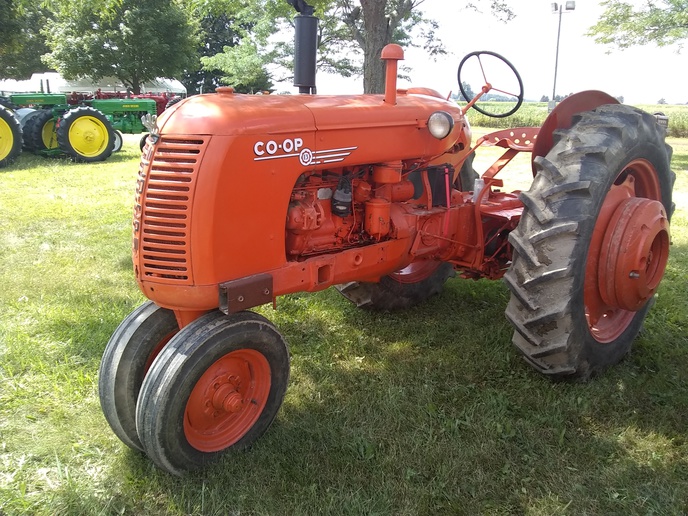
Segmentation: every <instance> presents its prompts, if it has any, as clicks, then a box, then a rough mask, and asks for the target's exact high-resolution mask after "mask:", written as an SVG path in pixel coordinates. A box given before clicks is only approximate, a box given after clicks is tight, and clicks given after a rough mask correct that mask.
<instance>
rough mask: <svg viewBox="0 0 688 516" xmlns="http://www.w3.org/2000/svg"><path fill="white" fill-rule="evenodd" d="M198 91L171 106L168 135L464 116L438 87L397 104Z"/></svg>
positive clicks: (165, 118) (351, 126)
mask: <svg viewBox="0 0 688 516" xmlns="http://www.w3.org/2000/svg"><path fill="white" fill-rule="evenodd" d="M218 90H219V92H218V93H213V94H205V95H196V96H192V97H189V98H188V99H186V100H184V101H182V102H180V103H178V104H177V105H176V106H173V107H171V108H169V109H167V110H166V111H165V112H164V113H163V114H162V115H161V117H160V119H159V121H158V126H159V128H160V130H161V134H164V135H175V134H180V135H181V134H184V135H192V134H197V135H212V136H240V135H254V134H274V133H284V132H285V131H289V132H302V131H314V130H316V131H318V130H357V129H364V130H365V129H373V128H379V129H382V128H392V127H401V126H405V127H411V126H412V127H415V128H417V129H421V128H423V127H426V126H427V124H426V123H427V119H428V117H429V116H430V115H431V114H432V113H433V112H435V111H446V112H448V113H450V115H451V116H452V118H453V119H454V121H455V125H457V126H459V128H460V126H461V125H462V121H463V115H462V113H461V110H460V109H459V108H458V106H457V105H456V104H455V103H452V102H448V101H446V100H444V99H443V98H441V97H440V96H439V95H438V94H436V93H435V92H433V91H432V90H425V89H423V90H416V91H418V92H421V94H418V93H413V90H411V91H409V92H407V91H406V90H400V91H399V94H398V96H397V103H396V105H389V104H386V103H385V101H384V97H383V96H382V95H337V96H328V95H318V96H311V95H244V94H238V93H234V92H233V90H232V89H231V88H218Z"/></svg>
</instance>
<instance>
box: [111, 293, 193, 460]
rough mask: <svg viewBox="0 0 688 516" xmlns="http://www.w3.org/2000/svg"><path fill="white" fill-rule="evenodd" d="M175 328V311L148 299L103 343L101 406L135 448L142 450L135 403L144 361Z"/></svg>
mask: <svg viewBox="0 0 688 516" xmlns="http://www.w3.org/2000/svg"><path fill="white" fill-rule="evenodd" d="M175 329H176V330H177V331H178V330H179V326H178V324H177V320H176V318H175V316H174V312H172V311H171V310H167V309H165V308H161V307H159V306H157V305H155V304H154V303H153V302H152V301H147V302H146V303H144V304H143V305H141V306H139V307H138V308H137V309H136V310H134V311H133V312H131V313H130V314H129V315H128V316H127V317H126V318H125V319H124V320H123V321H122V322H121V323H120V324H119V326H118V327H117V329H116V330H115V332H114V333H113V334H112V336H111V337H110V340H109V341H108V343H107V345H106V346H105V351H104V352H103V358H102V359H101V361H100V368H99V370H98V395H99V398H100V406H101V408H102V409H103V414H104V415H105V419H106V420H107V422H108V424H109V425H110V428H112V431H113V432H114V433H115V435H116V436H117V437H119V439H120V440H121V441H122V442H123V443H124V444H126V445H127V446H129V447H130V448H132V449H134V450H139V451H143V445H142V444H141V441H140V440H139V437H138V434H137V432H136V402H137V400H138V396H139V392H140V390H141V385H142V384H143V379H144V377H145V375H146V365H147V362H148V360H149V358H150V357H151V354H152V353H153V352H154V351H155V349H156V348H157V347H158V345H159V344H160V343H161V342H162V341H163V339H165V338H166V337H168V336H169V335H170V333H171V332H173V331H174V330H175Z"/></svg>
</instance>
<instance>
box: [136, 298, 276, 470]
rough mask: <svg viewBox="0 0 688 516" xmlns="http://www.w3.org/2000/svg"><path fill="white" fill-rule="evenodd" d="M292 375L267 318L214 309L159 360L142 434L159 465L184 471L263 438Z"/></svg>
mask: <svg viewBox="0 0 688 516" xmlns="http://www.w3.org/2000/svg"><path fill="white" fill-rule="evenodd" d="M288 380H289V350H288V348H287V343H286V342H285V340H284V338H283V337H282V336H281V335H280V333H279V332H278V331H277V329H276V328H275V327H274V326H273V325H272V324H271V323H270V322H269V321H268V320H267V319H265V318H264V317H261V316H260V315H257V314H255V313H252V312H240V313H236V314H232V315H230V316H226V315H224V314H222V313H221V312H219V311H214V312H210V313H208V314H206V315H204V316H203V317H200V318H199V319H197V320H195V321H194V322H192V323H191V324H189V325H188V326H186V327H185V328H184V329H182V330H181V331H180V332H179V333H178V334H177V335H176V336H175V337H174V338H173V339H172V340H171V341H170V343H169V344H168V345H167V346H166V347H165V349H163V351H162V353H161V354H160V355H159V356H158V358H157V359H156V361H155V362H154V363H153V366H152V368H151V370H150V371H149V373H148V375H147V376H146V379H145V380H144V383H143V387H142V388H141V393H140V394H139V399H138V403H137V408H136V427H137V430H138V435H139V439H140V440H141V442H142V443H143V447H144V450H145V451H146V453H147V454H148V456H149V457H150V458H151V460H153V462H154V463H155V464H156V465H158V466H159V467H160V468H162V469H164V470H166V471H168V472H170V473H172V474H175V475H181V474H183V473H184V472H185V471H187V470H192V469H196V468H198V467H200V466H203V465H204V464H206V463H207V462H209V461H211V460H214V459H216V458H217V457H218V456H219V455H220V454H221V453H222V452H224V451H226V450H228V449H230V448H231V449H243V448H246V447H247V446H249V445H251V444H252V443H253V442H254V441H255V440H256V439H258V438H259V437H260V436H261V435H262V434H263V433H264V432H265V431H266V430H267V428H268V427H269V426H270V424H271V423H272V421H273V419H274V418H275V416H276V415H277V411H278V410H279V408H280V406H281V404H282V400H283V399H284V394H285V392H286V389H287V382H288Z"/></svg>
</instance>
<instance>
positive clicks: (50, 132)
mask: <svg viewBox="0 0 688 516" xmlns="http://www.w3.org/2000/svg"><path fill="white" fill-rule="evenodd" d="M41 141H42V142H43V145H45V148H46V149H57V147H58V145H57V134H56V133H55V120H54V119H50V120H48V121H47V122H46V123H45V124H44V125H43V127H42V128H41Z"/></svg>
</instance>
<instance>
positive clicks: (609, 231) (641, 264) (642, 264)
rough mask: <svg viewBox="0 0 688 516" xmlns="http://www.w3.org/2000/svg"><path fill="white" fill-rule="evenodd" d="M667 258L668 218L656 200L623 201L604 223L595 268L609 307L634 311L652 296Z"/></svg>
mask: <svg viewBox="0 0 688 516" xmlns="http://www.w3.org/2000/svg"><path fill="white" fill-rule="evenodd" d="M668 258H669V221H668V219H667V216H666V212H665V210H664V206H662V203H660V202H659V201H655V200H652V199H646V198H641V197H631V198H628V199H625V200H623V201H622V202H621V203H620V204H619V205H618V206H617V207H616V209H615V210H614V213H613V215H612V217H611V220H610V221H609V224H608V225H607V228H606V231H605V234H604V239H603V242H602V247H601V250H600V260H599V264H598V269H597V275H598V283H599V288H600V296H601V297H602V300H603V301H604V302H605V303H606V304H607V305H609V306H612V307H618V308H621V309H623V310H629V311H634V312H635V311H637V310H639V309H640V308H642V307H643V306H644V305H645V303H646V302H647V301H648V300H649V299H650V297H652V296H653V295H654V293H655V291H656V290H657V286H658V285H659V282H660V281H661V279H662V277H663V275H664V270H665V268H666V264H667V260H668Z"/></svg>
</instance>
